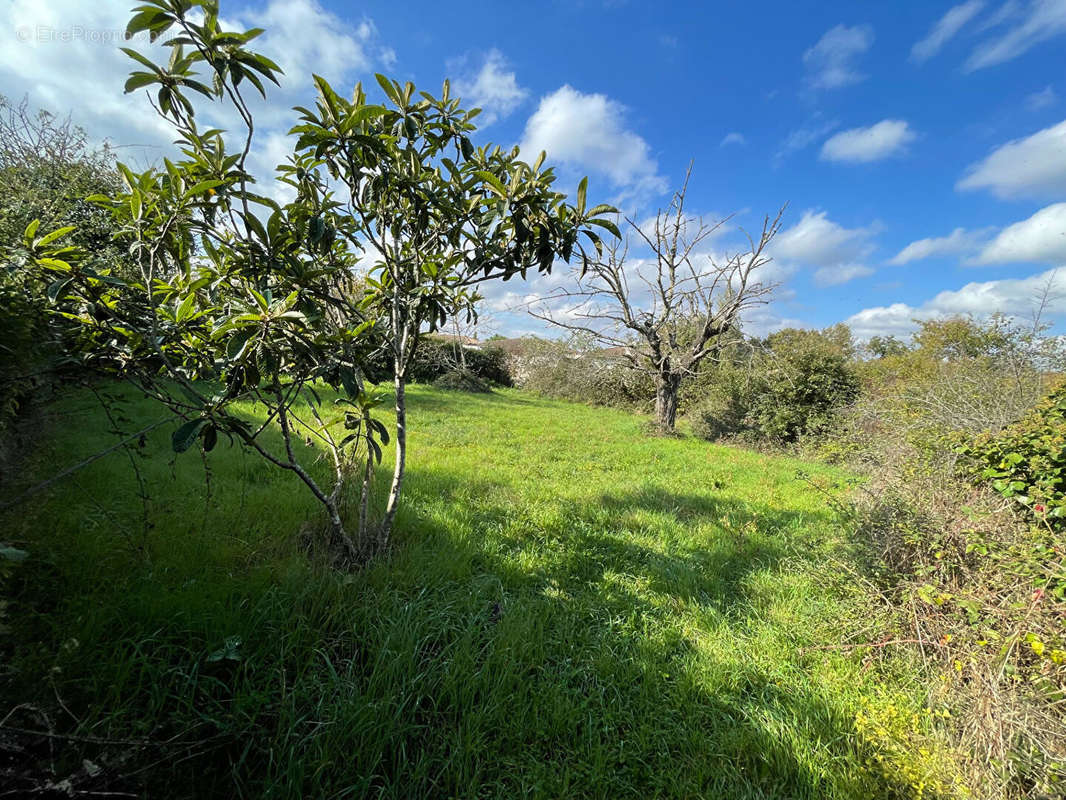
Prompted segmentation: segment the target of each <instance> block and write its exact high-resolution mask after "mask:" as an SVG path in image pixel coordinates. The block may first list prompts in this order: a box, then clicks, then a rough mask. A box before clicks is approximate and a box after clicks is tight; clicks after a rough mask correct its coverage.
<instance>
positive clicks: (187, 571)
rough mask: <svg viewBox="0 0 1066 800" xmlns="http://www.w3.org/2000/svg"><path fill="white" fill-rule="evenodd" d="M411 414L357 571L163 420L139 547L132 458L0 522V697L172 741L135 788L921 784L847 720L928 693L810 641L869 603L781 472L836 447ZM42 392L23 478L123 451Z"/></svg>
mask: <svg viewBox="0 0 1066 800" xmlns="http://www.w3.org/2000/svg"><path fill="white" fill-rule="evenodd" d="M411 403H412V412H411V428H412V433H411V442H410V459H409V463H410V471H409V473H408V482H407V484H406V491H405V502H404V505H403V509H402V511H401V514H400V517H399V520H398V534H397V541H396V547H395V551H394V553H393V554H392V555H391V557H390V558H389V559H388V560H387V561H382V562H378V563H376V564H374V565H373V566H372V567H371V568H369V569H367V570H365V571H363V572H361V573H358V574H352V575H338V574H331V573H330V572H329V571H328V570H326V569H324V568H322V567H320V566H316V565H315V564H314V563H313V561H312V560H310V559H309V558H308V557H307V555H306V553H304V552H303V551H302V550H301V549H300V545H299V538H300V537H299V531H300V529H301V527H302V526H303V525H304V523H306V522H307V521H308V520H313V519H315V518H316V515H317V514H318V511H317V509H316V506H315V503H314V501H313V498H311V496H310V495H309V494H308V493H307V492H306V490H305V489H304V488H303V487H302V485H300V484H298V483H297V482H296V481H295V480H294V479H293V478H292V477H291V476H289V475H287V474H284V473H281V472H279V471H278V470H276V469H275V468H273V467H271V466H270V465H268V464H266V463H264V462H262V461H261V460H259V459H258V458H257V457H256V456H254V455H251V454H243V453H242V452H241V451H240V450H239V449H237V448H227V447H225V446H223V445H220V447H219V448H218V449H217V450H216V451H215V452H213V453H211V454H210V455H209V458H208V462H207V463H208V464H209V466H210V482H209V489H210V495H209V499H207V500H206V502H205V492H206V491H207V489H205V473H204V466H203V464H202V463H201V461H200V459H199V457H198V456H197V455H196V454H195V453H191V452H190V453H186V454H184V455H182V456H178V457H175V456H173V454H171V453H170V452H169V433H170V430H169V428H167V427H164V428H161V429H159V430H157V431H156V432H155V433H154V434H152V435H151V436H150V442H149V446H148V448H147V451H148V452H149V453H150V454H151V455H150V456H147V457H145V458H143V459H141V460H140V463H141V466H142V468H143V470H144V473H145V475H146V478H147V480H148V483H149V486H150V493H151V502H150V518H151V521H152V523H153V525H154V527H153V528H152V529H151V531H150V532H149V533H148V536H147V540H146V541H147V555H146V556H144V557H142V556H138V555H136V553H135V551H134V549H133V547H131V543H133V544H136V543H138V542H139V541H140V540H141V538H142V533H141V529H140V516H139V515H140V513H141V504H140V500H139V499H138V495H137V490H136V483H135V481H134V479H133V477H132V474H131V472H130V469H129V464H128V462H127V461H126V460H125V457H124V456H123V455H122V454H121V453H119V454H116V455H112V456H109V457H108V458H106V459H104V460H102V461H99V462H97V463H96V464H94V465H93V466H91V467H89V468H88V469H86V470H83V471H82V472H80V473H78V474H77V475H76V476H75V478H73V479H70V480H68V481H66V482H64V483H63V484H61V485H59V486H57V487H56V488H54V489H53V490H50V492H49V493H48V495H47V496H38V498H35V499H34V500H33V501H30V502H29V503H27V504H25V505H23V506H22V507H20V508H18V509H17V510H16V511H14V512H10V513H8V514H7V515H6V516H3V517H0V526H2V527H3V529H4V531H5V533H4V534H3V537H2V538H3V539H5V540H6V541H8V542H9V543H13V544H17V545H18V546H21V547H23V548H25V549H27V550H29V551H30V553H31V557H30V559H29V560H28V561H26V562H24V563H23V564H22V565H20V568H19V569H18V570H17V572H16V574H15V576H14V578H13V579H12V580H11V581H9V590H10V591H9V594H10V595H11V597H12V601H13V602H12V604H11V606H10V608H9V610H8V615H9V620H8V621H9V624H10V625H11V626H12V628H13V631H12V633H11V634H10V635H9V636H7V637H6V639H7V641H6V642H4V643H3V645H2V647H3V651H2V655H3V657H4V659H5V660H7V661H8V666H9V669H7V670H6V671H5V673H4V677H3V678H2V681H3V683H0V689H2V691H3V692H4V695H5V700H6V701H7V702H6V705H7V706H8V707H10V706H12V705H14V704H15V703H20V702H32V703H35V704H37V705H38V706H39V707H41V708H42V709H51V711H50V714H51V715H52V718H53V720H55V724H56V725H57V728H61V729H62V730H66V731H70V732H75V733H77V734H78V735H81V736H93V737H106V738H113V739H114V738H118V739H139V738H140V737H148V738H150V739H151V740H152V741H155V742H160V741H165V740H173V741H172V743H171V744H170V745H167V746H166V747H162V748H156V749H154V750H149V749H145V750H143V751H136V752H135V753H134V754H133V755H132V756H128V763H127V762H123V763H122V766H121V768H120V769H119V771H122V770H125V771H126V772H135V771H136V774H135V775H134V777H132V778H129V779H127V783H126V784H123V785H125V786H127V787H128V786H135V787H137V790H138V791H139V790H141V789H142V788H143V789H144V790H146V791H149V792H150V793H151V795H152V796H204V795H210V794H215V795H219V796H231V795H234V794H243V795H246V796H250V797H366V796H369V797H386V798H411V797H464V798H465V797H471V798H472V797H499V798H513V797H596V798H626V797H642V798H650V797H691V798H696V797H712V798H717V797H728V798H734V797H735V798H745V797H751V798H756V797H797V798H798V797H803V798H866V797H894V796H911V794H912V793H913V791H912V786H911V785H910V784H912V783H914V782H915V781H914V778H913V774H914V770H915V769H916V768H915V767H914V766H913V765H908V764H906V763H902V764H898V763H896V761H897V760H898V756H893V755H892V752H890V750H888V749H885V750H882V749H880V748H881V744H880V743H879V741H878V740H877V738H876V737H873V736H871V734H870V732H869V730H868V728H862V729H859V728H857V727H856V713H857V712H858V711H859V709H860V708H863V707H864V706H863V704H864V703H866V704H867V705H866V706H865V707H866V708H867V710H868V709H869V708H874V709H888V710H889V711H890V713H891V714H893V715H895V714H896V713H897V711H898V714H899V715H900V717H901V718H904V717H907V715H909V714H911V713H912V712H916V711H918V710H919V709H920V708H921V705H922V695H921V686H920V683H919V682H918V681H916V680H915V679H914V675H913V674H912V673H911V672H910V671H909V669H908V667H907V666H906V665H905V664H903V663H897V662H887V663H886V664H882V665H881V666H878V667H875V668H874V669H867V668H865V667H864V664H863V662H862V659H861V658H860V657H859V656H858V655H857V654H851V653H848V652H845V651H841V650H833V649H823V650H813V651H808V652H806V653H802V652H801V648H804V647H811V646H812V645H813V646H817V645H825V644H832V643H836V642H839V641H840V640H841V639H842V637H843V636H844V635H845V634H847V633H849V632H851V631H852V629H853V628H855V627H856V626H858V625H859V624H860V622H859V616H860V615H861V613H862V611H863V604H864V601H863V597H862V595H861V592H860V590H859V588H858V587H857V586H855V584H854V581H853V580H852V579H851V578H849V577H848V571H847V569H845V565H849V564H853V563H854V561H855V558H856V557H855V555H854V548H853V547H852V546H851V545H850V544H849V543H848V542H847V539H846V537H845V536H844V535H843V534H842V532H841V531H840V529H839V527H838V526H837V525H836V524H835V522H834V520H833V518H832V515H831V514H830V513H829V511H828V510H827V507H826V503H825V499H824V497H822V496H820V495H819V494H818V492H816V491H814V490H813V489H811V488H810V487H809V486H808V485H807V484H806V483H805V482H803V481H801V480H798V479H797V477H796V474H797V471H798V470H799V469H804V470H807V471H809V472H812V473H815V474H819V475H822V476H823V477H834V476H833V475H832V474H831V473H829V472H828V470H827V469H826V468H824V467H818V466H816V465H811V464H805V463H802V462H798V461H795V460H790V459H786V458H777V457H769V456H764V455H759V454H756V453H752V452H747V451H743V450H740V449H731V448H724V447H717V446H712V445H709V444H707V443H705V442H703V441H700V440H697V439H694V438H678V439H671V438H656V437H649V436H647V435H646V434H645V432H644V425H645V421H644V420H643V419H641V418H639V417H634V416H631V415H627V414H623V413H619V412H615V411H610V410H604V409H594V408H588V407H584V406H577V405H571V404H566V403H560V402H552V401H548V400H543V399H540V398H535V397H531V396H527V395H524V394H521V393H519V392H515V391H499V392H496V393H494V394H492V395H477V396H474V395H465V394H460V393H452V392H444V391H434V390H430V389H426V388H421V387H415V388H414V389H413V390H412V392H411ZM54 410H56V411H57V412H58V414H57V415H55V416H53V417H52V420H53V421H52V422H51V423H50V425H49V428H48V431H47V435H46V436H45V437H44V441H42V442H41V444H40V447H39V449H37V450H36V451H35V452H34V453H33V454H31V455H30V456H29V457H28V463H27V465H26V468H25V474H24V476H23V479H24V480H25V481H26V482H27V483H28V482H29V481H30V480H32V479H33V478H34V477H38V478H39V477H44V476H47V475H49V474H52V473H54V472H55V471H57V469H58V468H59V467H61V466H63V465H66V464H68V463H73V462H75V461H77V460H79V459H80V458H81V457H84V456H85V455H88V454H90V453H92V452H94V451H95V450H99V449H102V447H104V446H106V445H108V444H110V443H111V442H112V441H113V437H112V436H111V435H110V434H108V433H107V432H106V426H105V425H104V424H102V420H101V417H100V415H99V412H97V411H94V410H93V409H92V401H91V398H87V397H85V396H78V397H73V398H70V399H68V400H67V401H65V402H64V403H63V404H61V405H60V406H59V408H58V409H54ZM253 411H254V410H253ZM127 413H128V415H129V416H130V417H131V418H132V421H131V422H130V423H129V424H130V425H141V424H144V423H145V422H148V421H151V420H153V419H156V418H159V417H160V416H161V413H160V411H159V410H158V409H157V408H155V407H154V406H152V405H149V404H148V403H146V402H144V401H137V402H132V401H131V403H130V405H129V406H128V407H127ZM386 459H388V455H387V456H386ZM318 468H319V469H320V470H322V472H323V474H324V473H325V472H326V465H325V464H321V463H320V464H319V465H318ZM385 481H386V475H385V474H384V472H382V473H381V475H380V476H379V488H383V487H384V486H385ZM42 497H43V499H42ZM0 640H2V639H0ZM227 641H229V642H230V645H231V647H230V652H229V654H228V655H230V656H236V658H227V657H225V656H226V655H227V653H226V652H225V651H226V643H227ZM212 655H214V656H215V657H214V658H213V659H212ZM57 698H61V699H62V700H63V702H64V704H65V705H66V707H67V709H68V710H69V714H68V713H67V711H64V710H62V709H60V708H59V707H58V702H57ZM4 713H6V709H4ZM74 718H76V719H77V720H78V722H77V723H76V722H75V721H74ZM12 719H15V720H18V719H19V717H18V716H16V717H13V718H12ZM23 721H24V722H25V718H23ZM9 724H13V723H9ZM190 742H191V743H192V744H189V743H190ZM128 749H129V748H126V750H128ZM115 752H116V751H115V749H114V748H112V749H110V750H109V749H108V748H107V747H106V746H105V745H102V744H97V743H88V742H86V743H75V744H74V745H68V746H67V747H65V748H61V752H60V754H59V756H58V757H59V758H60V760H61V762H62V761H63V759H66V760H71V759H73V763H74V764H75V766H76V765H77V764H80V759H81V758H83V757H91V758H96V759H102V760H104V761H106V760H107V759H108V758H111V759H114V758H116V756H115ZM878 756H881V759H879V758H878ZM154 761H158V762H160V763H157V764H155V765H154V766H153V765H152V762H154ZM919 766H920V765H919Z"/></svg>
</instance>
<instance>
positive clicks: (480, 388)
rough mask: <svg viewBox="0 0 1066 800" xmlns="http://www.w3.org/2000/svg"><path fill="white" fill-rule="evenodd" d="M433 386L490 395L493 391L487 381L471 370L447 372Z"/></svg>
mask: <svg viewBox="0 0 1066 800" xmlns="http://www.w3.org/2000/svg"><path fill="white" fill-rule="evenodd" d="M433 385H434V386H436V387H437V388H438V389H449V390H452V391H456V392H474V393H479V394H488V393H489V392H491V391H492V387H491V386H489V384H488V382H487V381H485V380H484V379H483V378H481V377H479V376H478V375H475V374H474V373H473V372H471V371H470V370H464V369H453V370H452V371H451V372H445V373H444V374H443V375H441V376H440V377H439V378H437V380H435V381H433Z"/></svg>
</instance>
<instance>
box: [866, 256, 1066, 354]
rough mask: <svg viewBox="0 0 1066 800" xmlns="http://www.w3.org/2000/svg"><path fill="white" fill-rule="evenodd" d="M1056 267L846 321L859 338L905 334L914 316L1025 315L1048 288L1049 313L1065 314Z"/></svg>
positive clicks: (882, 308) (972, 285)
mask: <svg viewBox="0 0 1066 800" xmlns="http://www.w3.org/2000/svg"><path fill="white" fill-rule="evenodd" d="M1058 273H1059V271H1058V270H1057V269H1050V270H1048V271H1046V272H1041V273H1038V274H1036V275H1030V276H1029V277H1028V278H1008V279H1005V280H997V281H982V282H974V283H968V284H966V285H965V286H963V287H962V288H961V289H955V290H948V291H943V292H940V293H939V294H937V295H936V296H935V297H933V298H932V299H931V300H928V301H926V302H925V303H922V304H921V305H920V306H910V305H907V304H906V303H893V304H892V305H890V306H879V307H875V308H865V309H863V310H862V311H859V312H858V313H856V314H852V315H851V316H850V317H848V319H846V320H845V322H846V323H847V324H848V326H849V327H850V328H851V331H852V333H854V334H855V336H856V337H858V338H860V339H868V338H869V337H871V336H877V335H882V336H883V335H886V334H894V335H896V336H903V335H906V334H908V333H910V332H912V331H913V330H914V329H915V328H916V327H917V326H916V324H915V323H914V321H913V320H915V319H935V318H937V317H944V316H951V315H953V314H973V315H975V316H988V315H990V314H994V313H1002V314H1007V315H1024V314H1028V313H1031V312H1032V311H1033V310H1034V308H1035V307H1036V306H1037V304H1038V303H1039V302H1040V300H1041V298H1042V297H1043V296H1044V293H1045V291H1046V290H1047V289H1048V288H1049V286H1050V288H1051V290H1052V291H1051V292H1050V293H1048V297H1047V299H1048V305H1047V307H1046V308H1045V311H1046V312H1047V313H1050V314H1062V313H1066V295H1063V294H1062V293H1061V292H1057V291H1055V289H1056V288H1059V287H1061V284H1062V280H1061V279H1062V278H1066V274H1063V275H1059V274H1058Z"/></svg>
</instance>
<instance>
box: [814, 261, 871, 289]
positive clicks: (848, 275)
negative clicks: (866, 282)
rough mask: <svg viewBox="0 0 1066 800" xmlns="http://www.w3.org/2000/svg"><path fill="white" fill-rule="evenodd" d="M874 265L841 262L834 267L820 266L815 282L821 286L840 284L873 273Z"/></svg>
mask: <svg viewBox="0 0 1066 800" xmlns="http://www.w3.org/2000/svg"><path fill="white" fill-rule="evenodd" d="M873 274H874V270H873V267H867V266H866V265H864V264H840V265H838V266H834V267H819V268H818V269H816V270H815V271H814V282H815V283H816V284H817V285H819V286H839V285H840V284H842V283H847V282H848V281H853V280H855V279H856V278H865V277H866V276H867V275H873Z"/></svg>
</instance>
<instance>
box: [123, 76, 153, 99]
mask: <svg viewBox="0 0 1066 800" xmlns="http://www.w3.org/2000/svg"><path fill="white" fill-rule="evenodd" d="M158 80H159V76H158V75H154V74H152V73H150V72H134V73H132V74H131V75H130V76H129V78H127V79H126V85H125V87H124V91H125V93H126V94H129V93H130V92H133V91H136V90H137V89H141V88H144V87H145V86H151V85H152V84H153V83H156V82H157V81H158Z"/></svg>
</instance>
